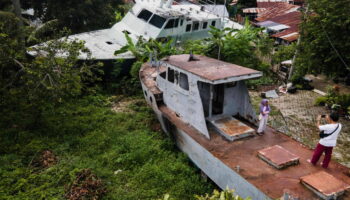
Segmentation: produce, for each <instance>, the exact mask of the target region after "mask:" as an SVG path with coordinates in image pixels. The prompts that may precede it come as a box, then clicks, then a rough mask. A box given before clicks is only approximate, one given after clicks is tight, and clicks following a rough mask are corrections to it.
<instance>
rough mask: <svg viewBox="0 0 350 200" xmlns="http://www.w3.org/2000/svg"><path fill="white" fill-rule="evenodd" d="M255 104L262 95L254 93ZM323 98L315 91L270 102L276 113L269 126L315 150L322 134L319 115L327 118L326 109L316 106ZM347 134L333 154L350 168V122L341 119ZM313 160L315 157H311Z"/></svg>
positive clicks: (256, 104) (344, 131)
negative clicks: (319, 128) (319, 126)
mask: <svg viewBox="0 0 350 200" xmlns="http://www.w3.org/2000/svg"><path fill="white" fill-rule="evenodd" d="M250 95H251V97H252V103H253V104H254V106H255V107H256V109H257V108H258V105H259V102H260V100H261V98H260V97H259V92H256V91H251V92H250ZM319 96H320V95H319V94H317V93H315V92H313V91H304V90H301V91H298V92H297V93H296V94H284V95H282V96H280V97H279V98H276V99H270V105H271V106H272V110H273V111H272V113H271V116H270V119H269V125H270V126H272V127H274V128H275V129H278V130H279V131H281V132H283V133H285V134H286V135H289V136H291V137H293V138H294V139H296V140H297V141H299V142H301V143H303V144H304V145H306V146H308V147H310V148H314V147H315V145H316V144H317V142H318V140H319V137H318V130H317V128H316V125H315V123H316V122H315V120H316V117H317V115H319V114H327V113H329V110H327V109H326V108H325V107H321V106H314V102H315V99H316V98H317V97H319ZM340 121H341V123H342V124H343V130H342V132H341V135H340V136H339V139H338V145H337V147H336V148H335V149H334V151H333V159H335V160H337V161H339V162H341V163H342V164H344V165H346V166H348V167H350V148H349V147H350V121H349V120H346V119H341V120H340ZM310 156H311V155H310Z"/></svg>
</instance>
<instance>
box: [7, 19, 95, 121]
mask: <svg viewBox="0 0 350 200" xmlns="http://www.w3.org/2000/svg"><path fill="white" fill-rule="evenodd" d="M4 19H6V20H4V21H1V22H0V72H1V73H0V76H1V77H0V84H1V85H0V99H1V101H0V115H1V116H3V117H2V120H1V121H0V123H1V125H3V126H2V127H6V126H9V125H10V126H11V125H13V124H16V126H18V127H22V128H25V127H27V126H33V125H34V126H35V125H36V124H38V123H40V117H41V113H42V112H43V111H44V110H54V108H55V107H56V106H58V105H59V104H61V103H62V102H64V101H68V99H72V98H76V97H78V96H80V95H81V94H82V93H83V92H86V91H88V90H90V88H88V87H86V85H85V83H91V82H93V81H95V80H96V76H95V74H94V73H93V71H98V66H99V65H98V64H90V63H84V64H79V63H78V55H79V52H80V51H86V50H85V49H84V47H83V43H82V42H79V41H73V42H68V41H67V40H66V39H62V40H52V41H50V42H48V43H47V46H43V47H40V49H39V50H43V52H45V55H44V56H37V57H36V58H34V59H27V56H26V55H25V47H23V45H22V43H21V36H22V34H23V33H22V29H19V28H18V27H17V26H16V25H14V24H16V23H14V22H16V20H18V19H17V18H15V17H8V18H4ZM59 52H65V57H61V58H60V57H57V55H58V53H59ZM95 69H96V70H95Z"/></svg>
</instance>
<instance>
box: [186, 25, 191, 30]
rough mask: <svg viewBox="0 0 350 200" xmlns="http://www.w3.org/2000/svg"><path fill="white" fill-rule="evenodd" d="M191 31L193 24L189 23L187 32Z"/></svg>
mask: <svg viewBox="0 0 350 200" xmlns="http://www.w3.org/2000/svg"><path fill="white" fill-rule="evenodd" d="M190 31H191V24H187V26H186V32H190Z"/></svg>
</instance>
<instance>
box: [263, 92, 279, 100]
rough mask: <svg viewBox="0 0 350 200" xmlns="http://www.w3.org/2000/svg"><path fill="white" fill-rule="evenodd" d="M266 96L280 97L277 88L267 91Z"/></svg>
mask: <svg viewBox="0 0 350 200" xmlns="http://www.w3.org/2000/svg"><path fill="white" fill-rule="evenodd" d="M265 96H266V98H273V99H275V98H278V94H277V93H276V91H275V90H269V91H267V92H266V94H265Z"/></svg>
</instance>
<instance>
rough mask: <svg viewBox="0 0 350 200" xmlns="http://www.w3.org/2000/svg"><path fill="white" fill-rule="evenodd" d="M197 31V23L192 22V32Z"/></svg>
mask: <svg viewBox="0 0 350 200" xmlns="http://www.w3.org/2000/svg"><path fill="white" fill-rule="evenodd" d="M198 29H199V22H193V30H194V31H196V30H198Z"/></svg>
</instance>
